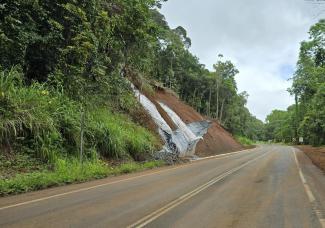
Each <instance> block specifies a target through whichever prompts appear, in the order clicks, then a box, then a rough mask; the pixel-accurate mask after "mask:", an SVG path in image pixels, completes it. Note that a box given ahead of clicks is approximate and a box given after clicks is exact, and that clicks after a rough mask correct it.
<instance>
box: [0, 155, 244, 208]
mask: <svg viewBox="0 0 325 228" xmlns="http://www.w3.org/2000/svg"><path fill="white" fill-rule="evenodd" d="M243 151H245V150H243ZM243 151H238V152H234V153H229V154H228V155H229V156H226V155H227V154H222V155H220V156H221V157H220V156H218V155H217V156H216V157H214V158H210V159H216V160H217V159H222V158H228V157H231V156H232V155H236V154H238V153H240V152H243ZM198 161H200V160H198ZM191 164H192V163H189V164H186V165H181V166H178V167H174V168H170V169H166V170H161V171H157V172H152V173H148V174H144V175H140V176H135V177H130V178H126V179H122V180H118V181H113V182H108V183H104V184H99V185H94V186H91V187H87V188H81V189H78V190H73V191H69V192H64V193H60V194H56V195H52V196H47V197H42V198H39V199H34V200H29V201H25V202H22V203H16V204H12V205H8V206H3V207H0V211H1V210H5V209H10V208H14V207H19V206H24V205H28V204H32V203H37V202H40V201H45V200H49V199H53V198H58V197H61V196H66V195H71V194H74V193H80V192H85V191H89V190H92V189H96V188H100V187H105V186H108V185H113V184H117V183H121V182H126V181H129V180H135V179H139V178H142V177H147V176H151V175H155V174H160V173H164V172H168V171H172V170H175V169H180V168H184V167H187V166H189V165H191Z"/></svg>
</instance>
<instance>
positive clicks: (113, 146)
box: [0, 69, 159, 162]
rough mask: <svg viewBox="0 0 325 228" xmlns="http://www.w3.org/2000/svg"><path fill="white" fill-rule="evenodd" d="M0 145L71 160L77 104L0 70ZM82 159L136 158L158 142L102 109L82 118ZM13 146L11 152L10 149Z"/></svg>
mask: <svg viewBox="0 0 325 228" xmlns="http://www.w3.org/2000/svg"><path fill="white" fill-rule="evenodd" d="M0 90H1V96H0V104H1V106H0V115H1V119H0V143H1V145H2V146H5V147H7V149H15V150H24V151H30V152H31V153H35V155H36V156H37V157H40V158H43V159H45V160H49V161H52V162H54V161H55V160H56V159H57V158H59V157H62V156H64V157H69V156H77V154H78V151H79V149H78V148H79V146H80V126H81V123H80V104H78V103H77V102H75V101H73V100H71V99H70V98H68V97H67V96H65V95H63V94H62V93H61V92H59V91H56V90H53V89H51V88H50V87H46V84H40V83H37V82H33V83H31V85H29V86H26V85H24V82H23V78H22V74H21V73H20V72H19V70H17V69H12V70H10V71H2V72H1V80H0ZM83 128H84V132H85V133H84V145H85V156H86V157H93V156H96V154H97V153H99V154H100V155H102V156H104V157H108V158H127V157H132V158H134V159H136V160H142V159H145V158H146V157H148V152H153V151H154V150H155V149H157V146H158V145H159V141H158V140H157V138H156V137H154V136H153V135H152V134H151V133H149V132H148V131H147V130H146V129H145V128H143V127H140V126H138V125H136V124H135V123H133V122H132V121H131V120H130V119H129V118H128V117H127V116H125V115H122V114H113V113H112V112H111V111H110V110H109V109H108V108H107V107H106V108H105V107H102V108H100V106H97V107H96V108H94V109H93V110H91V111H87V112H86V115H85V120H84V127H83ZM11 147H13V148H11Z"/></svg>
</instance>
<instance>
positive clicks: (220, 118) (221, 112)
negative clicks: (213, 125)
mask: <svg viewBox="0 0 325 228" xmlns="http://www.w3.org/2000/svg"><path fill="white" fill-rule="evenodd" d="M224 104H225V99H223V100H222V104H221V109H220V117H219V122H220V123H222V116H223V106H224Z"/></svg>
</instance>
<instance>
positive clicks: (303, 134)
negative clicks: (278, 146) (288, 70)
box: [266, 20, 325, 145]
mask: <svg viewBox="0 0 325 228" xmlns="http://www.w3.org/2000/svg"><path fill="white" fill-rule="evenodd" d="M309 34H310V39H309V40H308V41H303V42H302V43H301V47H300V54H299V60H298V63H297V67H296V72H295V74H294V76H293V84H292V87H291V88H289V92H290V93H291V94H292V95H293V96H294V97H295V104H294V105H292V106H290V107H288V109H287V110H286V111H281V110H274V111H273V112H272V113H271V114H270V115H269V116H268V117H267V119H266V138H268V139H274V140H275V141H278V142H281V141H284V142H294V143H298V139H299V138H303V141H304V142H303V143H305V144H312V145H323V144H325V20H320V21H319V22H318V23H317V24H315V25H314V26H312V27H311V29H310V32H309Z"/></svg>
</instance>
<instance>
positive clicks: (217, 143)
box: [155, 88, 244, 157]
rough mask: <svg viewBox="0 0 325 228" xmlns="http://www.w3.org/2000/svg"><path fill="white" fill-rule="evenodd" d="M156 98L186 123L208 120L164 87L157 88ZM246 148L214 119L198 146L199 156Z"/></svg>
mask: <svg viewBox="0 0 325 228" xmlns="http://www.w3.org/2000/svg"><path fill="white" fill-rule="evenodd" d="M156 91H157V92H156V96H155V98H156V99H157V100H158V101H160V102H162V103H164V104H166V105H168V107H170V108H171V109H172V110H173V111H174V112H175V113H177V115H179V117H180V118H181V119H182V120H183V121H184V122H185V123H186V124H189V123H192V122H196V121H202V120H206V119H207V118H205V117H203V116H202V115H200V114H199V113H198V112H197V111H195V110H194V109H193V108H192V107H190V106H189V105H186V104H185V103H183V102H181V101H180V100H179V99H178V98H177V97H176V96H175V95H174V94H172V93H171V92H167V91H166V90H164V89H162V88H157V90H156ZM241 149H244V147H243V146H242V145H241V144H239V143H238V142H237V141H236V140H235V139H234V138H233V137H232V135H231V134H230V133H229V132H227V131H226V130H225V129H224V128H222V127H221V126H220V125H219V124H218V123H217V122H216V121H213V120H212V126H211V127H210V129H209V130H208V133H207V134H206V135H205V136H204V137H203V140H201V141H200V142H199V143H198V145H197V148H196V154H197V155H198V156H201V157H204V156H211V155H216V154H221V153H228V152H233V151H237V150H241Z"/></svg>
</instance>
